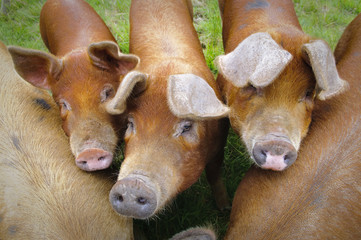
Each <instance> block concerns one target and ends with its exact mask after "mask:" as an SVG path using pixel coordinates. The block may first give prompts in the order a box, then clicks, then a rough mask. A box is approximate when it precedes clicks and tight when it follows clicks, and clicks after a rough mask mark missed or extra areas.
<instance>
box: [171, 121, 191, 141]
mask: <svg viewBox="0 0 361 240" xmlns="http://www.w3.org/2000/svg"><path fill="white" fill-rule="evenodd" d="M192 127H193V122H192V121H190V120H182V121H181V122H180V123H178V125H177V127H176V131H175V133H174V135H173V136H174V137H179V136H181V135H184V134H186V133H187V132H190V131H191V130H192Z"/></svg>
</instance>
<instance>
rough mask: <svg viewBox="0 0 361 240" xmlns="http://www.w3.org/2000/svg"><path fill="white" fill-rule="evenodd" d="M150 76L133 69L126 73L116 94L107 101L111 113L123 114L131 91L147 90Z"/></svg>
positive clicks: (134, 92) (108, 110)
mask: <svg viewBox="0 0 361 240" xmlns="http://www.w3.org/2000/svg"><path fill="white" fill-rule="evenodd" d="M147 78H148V76H147V75H146V74H143V73H140V72H137V71H132V72H130V73H128V74H127V75H125V77H124V78H123V80H122V82H121V83H120V84H119V87H118V90H117V92H116V94H115V96H114V97H113V98H112V99H111V100H109V101H108V102H107V103H106V110H107V112H108V113H109V114H113V115H116V114H121V113H123V112H124V111H125V109H126V102H127V99H128V97H129V95H130V94H131V93H133V94H137V93H140V92H142V91H144V90H145V88H146V85H147V84H146V81H147Z"/></svg>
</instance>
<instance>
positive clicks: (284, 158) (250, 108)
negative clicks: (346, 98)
mask: <svg viewBox="0 0 361 240" xmlns="http://www.w3.org/2000/svg"><path fill="white" fill-rule="evenodd" d="M294 44H295V43H294ZM295 46H296V47H293V48H289V50H290V52H292V54H291V53H290V52H288V51H286V50H284V49H282V48H281V46H280V45H278V44H277V43H276V41H274V40H273V39H272V38H271V36H270V35H269V34H268V33H256V34H253V35H251V36H250V37H248V38H247V39H245V40H244V41H243V42H241V43H240V44H239V45H238V47H237V48H236V49H235V50H234V51H233V52H231V53H229V54H227V55H224V56H220V57H219V58H218V59H217V65H218V68H219V70H220V72H221V76H220V82H222V81H223V82H224V80H225V81H226V82H228V83H230V84H229V85H228V87H227V86H223V87H222V88H223V91H224V93H225V95H226V96H225V97H226V98H227V104H228V106H229V107H230V110H231V111H230V116H229V118H230V122H231V125H232V127H233V128H234V129H235V130H236V131H237V132H238V134H239V135H240V136H241V137H242V139H243V141H244V143H245V144H246V147H247V149H248V152H249V154H250V156H251V158H252V159H253V160H254V162H255V163H256V164H257V165H258V166H260V167H262V168H264V169H272V170H276V171H281V170H284V169H286V168H287V167H288V166H290V165H291V164H292V163H293V162H294V161H295V160H296V158H297V151H298V149H299V147H300V143H301V140H302V139H303V137H304V136H305V135H306V133H307V130H308V126H309V124H310V122H311V113H312V109H313V103H314V98H315V96H317V97H318V98H320V99H326V98H329V97H331V96H333V95H335V94H337V93H339V92H341V91H342V90H343V89H345V87H346V82H344V81H343V80H342V79H340V78H339V76H338V74H337V70H336V66H335V62H334V58H333V54H332V51H331V50H330V48H329V47H328V46H327V44H326V43H324V42H323V41H321V40H318V41H314V42H311V43H307V44H304V43H300V44H295ZM297 46H299V48H297ZM222 79H223V80H222ZM226 85H227V84H226Z"/></svg>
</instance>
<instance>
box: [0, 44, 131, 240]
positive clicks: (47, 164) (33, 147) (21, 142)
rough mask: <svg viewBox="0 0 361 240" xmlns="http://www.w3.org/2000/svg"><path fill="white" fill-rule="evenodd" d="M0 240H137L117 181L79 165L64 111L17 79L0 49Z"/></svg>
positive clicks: (8, 56) (5, 51)
mask: <svg viewBox="0 0 361 240" xmlns="http://www.w3.org/2000/svg"><path fill="white" fill-rule="evenodd" d="M0 62H1V65H0V72H1V76H0V85H1V88H0V97H1V101H0V119H1V120H0V239H124V240H129V239H133V224H132V219H130V218H124V217H121V216H118V215H117V214H115V213H114V211H113V210H112V208H111V206H109V203H108V194H109V191H110V189H111V187H112V184H113V181H112V180H111V179H109V177H108V178H107V177H106V176H104V174H103V173H94V174H89V173H85V172H83V171H82V170H80V169H78V168H74V166H73V160H72V159H73V157H72V154H71V151H70V148H69V144H68V140H67V138H66V136H65V134H64V132H63V130H62V129H61V119H60V117H59V114H58V107H57V106H56V104H55V103H54V101H53V99H52V98H51V97H50V96H49V94H48V93H47V92H46V91H44V90H39V89H36V88H35V87H33V86H32V85H30V84H28V83H26V82H25V81H23V80H22V79H21V78H20V77H19V75H17V74H16V72H15V70H14V66H13V63H12V60H11V57H10V54H9V53H8V51H7V49H6V47H5V46H4V45H3V44H2V43H0Z"/></svg>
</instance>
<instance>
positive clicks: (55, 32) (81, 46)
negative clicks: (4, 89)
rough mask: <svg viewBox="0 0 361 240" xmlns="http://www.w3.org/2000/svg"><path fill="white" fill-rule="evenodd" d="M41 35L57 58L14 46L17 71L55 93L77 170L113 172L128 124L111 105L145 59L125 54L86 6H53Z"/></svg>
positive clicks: (57, 0)
mask: <svg viewBox="0 0 361 240" xmlns="http://www.w3.org/2000/svg"><path fill="white" fill-rule="evenodd" d="M40 32H41V36H42V39H43V41H44V43H45V45H46V46H47V47H48V49H49V51H50V52H51V53H50V54H49V53H46V52H43V51H38V50H31V49H24V48H20V47H15V46H10V47H9V51H10V53H11V55H12V58H13V61H14V64H15V68H16V70H17V72H18V73H19V75H20V76H21V77H23V78H24V79H25V80H26V81H28V82H30V83H31V84H33V85H34V86H36V87H39V88H42V89H47V90H50V91H51V92H52V95H53V97H54V99H55V101H56V103H57V104H58V105H59V108H60V115H61V117H62V119H63V129H64V131H65V133H66V134H67V135H68V136H69V141H70V146H71V149H72V152H73V154H74V156H75V163H76V165H77V166H78V167H79V168H81V169H83V170H85V171H95V170H101V169H105V168H108V167H109V166H110V165H111V163H112V159H113V155H114V151H115V148H116V145H117V143H118V136H119V135H121V129H122V124H121V123H122V120H121V119H119V117H114V116H112V115H109V114H108V113H107V112H106V110H105V105H106V103H107V102H108V101H109V100H110V99H111V98H112V97H113V96H114V93H115V92H116V89H117V88H118V86H119V82H120V81H121V80H122V78H123V77H124V75H126V74H127V73H128V72H129V71H131V70H132V69H133V68H135V67H136V66H137V64H138V62H139V58H138V57H137V56H134V55H132V54H123V53H121V52H120V51H119V47H118V45H117V43H116V41H115V39H114V37H113V35H112V34H111V32H110V31H109V29H108V27H107V26H106V25H105V23H104V22H103V20H102V19H101V18H100V17H99V15H98V14H97V13H96V12H95V11H94V9H93V8H92V7H91V6H90V5H89V4H88V3H87V2H85V1H83V0H74V1H63V0H48V1H47V2H46V3H45V4H44V6H43V8H42V10H41V13H40ZM120 118H121V117H120ZM124 124H126V122H125V123H124Z"/></svg>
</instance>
